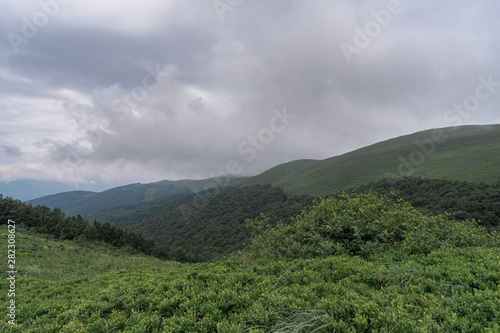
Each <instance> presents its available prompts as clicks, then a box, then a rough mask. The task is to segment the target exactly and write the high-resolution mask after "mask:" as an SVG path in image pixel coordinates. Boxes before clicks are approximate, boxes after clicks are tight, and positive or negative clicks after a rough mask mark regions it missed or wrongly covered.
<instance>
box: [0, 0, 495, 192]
mask: <svg viewBox="0 0 500 333" xmlns="http://www.w3.org/2000/svg"><path fill="white" fill-rule="evenodd" d="M499 14H500V3H498V1H494V0H491V1H487V0H482V1H476V2H470V1H464V0H459V1H453V2H452V1H439V2H436V1H431V0H423V1H410V0H401V1H397V0H390V1H378V0H377V1H362V0H352V1H327V0H314V1H286V2H283V1H278V0H272V1H248V0H241V1H226V0H215V1H196V0H187V1H175V0H171V1H160V0H144V1H141V2H137V1H106V2H105V3H103V2H98V1H94V0H90V1H86V2H81V1H74V0H73V1H71V0H41V1H24V2H22V3H19V2H17V3H16V2H4V3H2V4H0V22H1V23H0V30H1V32H2V34H1V35H2V36H3V38H1V39H0V55H1V58H0V59H1V60H0V158H1V159H0V181H15V180H19V179H34V180H46V181H58V182H67V183H79V184H85V183H91V182H98V183H99V182H100V183H105V182H109V183H129V182H148V181H156V180H161V179H181V178H207V177H210V174H211V173H218V172H220V171H222V170H225V169H226V168H227V164H228V163H229V162H231V161H234V162H236V163H238V165H239V166H240V170H239V171H240V172H239V173H240V174H241V175H251V174H255V173H258V172H261V171H263V170H265V169H267V168H270V167H272V166H274V165H276V164H279V163H283V162H287V161H290V160H294V159H300V158H314V159H322V158H327V157H330V156H333V155H338V154H342V153H345V152H348V151H350V150H353V149H356V148H359V147H362V146H364V145H368V144H372V143H375V142H377V141H380V140H384V139H388V138H391V137H395V136H399V135H403V134H408V133H411V132H415V131H418V130H424V129H428V128H435V127H445V126H455V125H464V124H485V123H500V116H499V114H498V111H497V107H498V105H499V101H500V83H497V82H500V70H499V67H498V64H497V59H498V56H499V55H500V54H499V45H500V43H499V38H500V37H499V36H500V24H499V23H498V19H497V18H498V17H499ZM485 79H486V80H488V79H489V80H490V83H491V84H490V86H491V88H492V89H493V91H491V93H490V94H489V96H488V98H484V99H481V100H480V104H478V105H477V106H475V107H474V108H473V110H472V109H471V110H472V111H467V110H466V111H465V112H461V113H460V112H459V111H457V110H458V109H456V105H461V104H463V103H464V101H465V100H466V99H467V97H468V96H474V94H475V93H476V88H477V86H478V84H480V83H481V82H482V81H481V80H485ZM496 90H499V91H496ZM277 113H281V114H283V113H286V114H288V115H290V117H289V118H287V119H286V121H281V122H278V120H277V119H276V117H277ZM292 116H293V117H292ZM278 118H279V117H278Z"/></svg>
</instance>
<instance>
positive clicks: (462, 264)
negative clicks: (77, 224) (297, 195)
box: [0, 231, 500, 333]
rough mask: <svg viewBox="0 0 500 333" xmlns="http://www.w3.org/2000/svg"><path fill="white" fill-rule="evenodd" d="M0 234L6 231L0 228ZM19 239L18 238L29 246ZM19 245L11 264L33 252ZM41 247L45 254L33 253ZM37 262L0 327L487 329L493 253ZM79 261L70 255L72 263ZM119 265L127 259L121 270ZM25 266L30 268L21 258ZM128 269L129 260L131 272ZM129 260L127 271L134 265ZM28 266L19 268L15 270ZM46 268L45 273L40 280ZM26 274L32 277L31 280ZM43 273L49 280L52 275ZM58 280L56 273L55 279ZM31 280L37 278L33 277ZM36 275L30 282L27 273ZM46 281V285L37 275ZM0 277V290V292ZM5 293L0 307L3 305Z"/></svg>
mask: <svg viewBox="0 0 500 333" xmlns="http://www.w3.org/2000/svg"><path fill="white" fill-rule="evenodd" d="M2 239H5V232H4V231H3V232H2ZM29 239H30V236H28V237H26V238H25V239H23V240H24V241H28V240H29ZM50 244H51V245H52V246H51V248H52V249H53V250H46V249H43V250H42V249H40V250H30V251H29V250H20V251H19V261H20V263H21V264H20V265H19V266H20V267H23V266H25V264H24V262H26V260H28V261H29V260H30V259H29V258H32V257H34V256H37V255H42V256H45V257H46V258H47V259H49V262H50V255H46V254H45V252H48V251H50V253H51V255H53V256H54V258H57V255H58V252H64V251H66V252H67V251H73V250H71V249H70V248H68V245H69V243H65V244H63V245H65V246H66V247H65V248H64V249H63V248H60V246H58V245H56V244H53V243H50ZM44 251H45V252H44ZM88 251H90V250H83V252H84V253H82V254H81V255H78V256H77V257H74V259H77V261H76V262H75V263H74V264H71V263H70V262H66V263H65V264H62V265H52V266H51V265H50V264H47V266H45V265H40V267H39V270H35V271H33V270H32V269H31V270H30V269H26V270H25V271H24V272H20V275H19V276H18V278H17V281H16V283H17V285H18V288H17V291H16V304H17V314H18V322H17V325H16V326H15V327H10V325H9V324H7V321H6V320H5V319H4V320H2V321H0V330H1V331H2V332H103V333H104V332H243V331H247V332H293V331H294V330H295V331H296V332H299V331H300V330H301V331H302V332H313V331H314V330H316V332H333V331H335V332H389V331H391V330H392V332H405V333H406V332H446V331H448V332H456V331H462V332H498V331H499V330H500V315H499V314H498V311H500V308H499V304H500V293H499V291H498V286H499V284H500V260H499V259H500V250H499V249H498V248H497V249H494V248H463V249H457V248H454V249H453V248H446V249H442V250H438V251H435V252H432V253H430V254H429V255H427V256H426V255H423V254H419V255H406V254H404V253H402V252H398V251H389V252H386V253H383V254H378V255H375V256H372V257H370V258H369V259H363V258H361V257H358V256H354V257H353V256H349V255H346V254H344V255H337V256H330V257H325V258H316V259H306V260H288V261H279V262H271V261H265V260H258V261H256V262H253V263H247V264H245V263H243V262H241V261H234V260H232V261H231V260H227V261H221V262H217V263H211V264H191V265H188V266H182V267H178V266H177V265H176V264H171V263H166V264H163V265H162V264H159V263H158V262H156V261H154V262H151V259H146V258H143V259H144V262H143V263H142V264H141V263H140V261H138V262H135V263H133V261H134V260H135V259H136V258H134V257H131V258H126V257H125V258H122V257H120V256H117V257H116V258H115V261H114V263H113V264H112V265H113V266H112V267H111V268H108V269H104V270H103V267H105V266H106V265H105V264H100V263H99V262H100V260H101V259H98V258H97V257H96V258H95V260H93V262H95V263H96V264H91V265H90V267H89V268H88V271H87V273H86V274H80V277H78V278H73V276H68V272H70V271H71V269H72V267H74V266H82V265H85V264H83V262H84V261H85V259H84V258H85V257H86V256H88V254H89V253H88ZM78 258H79V260H78ZM127 262H128V263H129V264H127ZM32 264H33V263H32ZM130 264H131V265H130ZM134 264H135V265H136V266H135V267H134ZM26 266H29V264H26ZM50 270H52V272H53V273H54V276H52V277H49V276H44V275H43V272H44V271H45V272H48V271H50ZM35 273H36V274H35ZM53 273H50V275H52V274H53ZM57 273H60V274H61V276H63V277H65V278H64V279H63V278H60V277H56V276H57ZM40 274H42V275H41V276H40ZM37 275H38V276H37ZM47 277H48V279H47ZM6 288H7V282H6V279H2V280H1V282H0V289H1V290H6ZM7 302H8V300H6V293H5V292H2V293H1V297H0V304H1V306H2V308H4V309H5V308H6V307H7Z"/></svg>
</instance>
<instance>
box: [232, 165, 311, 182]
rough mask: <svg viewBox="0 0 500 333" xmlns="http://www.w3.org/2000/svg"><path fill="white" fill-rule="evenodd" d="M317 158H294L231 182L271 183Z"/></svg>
mask: <svg viewBox="0 0 500 333" xmlns="http://www.w3.org/2000/svg"><path fill="white" fill-rule="evenodd" d="M316 161H317V160H296V161H291V162H288V163H283V164H280V165H277V166H275V167H273V168H271V169H269V170H267V171H264V172H263V173H261V174H259V175H257V176H255V177H249V178H245V179H243V180H235V181H233V182H232V184H234V185H243V186H252V185H263V184H272V183H276V182H279V181H280V180H281V179H283V178H285V177H287V176H289V175H290V174H293V173H294V172H296V171H297V170H300V169H302V168H304V167H305V166H307V165H309V164H311V163H313V162H316Z"/></svg>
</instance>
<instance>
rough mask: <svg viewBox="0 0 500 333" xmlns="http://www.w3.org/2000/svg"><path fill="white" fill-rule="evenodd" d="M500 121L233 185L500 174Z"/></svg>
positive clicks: (176, 185) (78, 210)
mask: <svg viewBox="0 0 500 333" xmlns="http://www.w3.org/2000/svg"><path fill="white" fill-rule="evenodd" d="M498 165H500V125H476V126H459V127H448V128H440V129H431V130H426V131H421V132H417V133H413V134H409V135H405V136H401V137H397V138H393V139H390V140H386V141H383V142H379V143H376V144H373V145H370V146H367V147H363V148H360V149H357V150H354V151H352V152H349V153H346V154H343V155H340V156H334V157H331V158H327V159H324V160H312V159H302V160H296V161H292V162H288V163H284V164H280V165H278V166H275V167H273V168H271V169H269V170H267V171H265V172H263V173H261V174H259V175H256V176H253V177H248V178H238V179H233V180H232V181H231V182H230V185H232V186H240V187H247V186H252V185H264V184H271V185H273V186H277V187H279V188H282V189H283V190H284V191H285V193H286V194H287V195H302V194H306V195H310V196H316V197H319V196H325V195H332V194H336V193H338V192H340V191H342V190H346V189H349V188H354V187H359V186H362V185H365V184H368V183H370V182H375V181H378V180H380V179H383V178H387V177H389V178H399V177H405V176H414V177H425V178H431V179H439V178H443V177H444V178H447V179H449V180H459V181H470V182H496V181H499V180H500V168H499V167H498ZM214 186H215V182H213V181H211V179H204V180H180V181H169V180H164V181H160V182H155V183H149V184H130V185H126V186H121V187H116V188H112V189H110V190H107V191H103V192H89V191H69V192H63V193H59V194H55V195H50V196H44V197H41V198H37V199H34V200H30V201H29V203H32V204H34V205H36V204H40V205H46V206H48V207H60V208H61V209H62V210H63V211H64V212H66V213H67V214H69V215H76V214H82V215H84V216H85V215H86V216H90V215H89V213H91V212H95V211H98V210H102V209H109V208H110V207H113V206H123V205H127V204H138V205H142V206H144V205H146V204H151V203H154V202H165V201H169V200H171V199H175V198H179V197H182V196H184V195H188V194H194V193H197V192H200V191H201V190H203V189H209V188H211V187H214Z"/></svg>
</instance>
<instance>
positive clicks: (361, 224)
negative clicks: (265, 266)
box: [246, 192, 500, 260]
mask: <svg viewBox="0 0 500 333" xmlns="http://www.w3.org/2000/svg"><path fill="white" fill-rule="evenodd" d="M246 222H247V226H249V227H250V228H252V229H253V231H254V238H253V240H252V243H251V246H250V247H249V250H248V252H247V253H246V256H247V257H248V258H249V259H251V260H255V259H258V258H266V259H271V260H279V259H291V258H311V257H317V256H322V257H323V256H329V255H334V254H342V253H346V254H351V255H362V256H368V255H370V254H374V253H380V252H384V251H387V250H391V249H400V250H404V251H405V252H406V253H409V254H418V253H423V254H428V253H430V252H431V251H434V250H436V249H439V248H441V247H467V246H479V245H495V244H497V245H498V244H499V243H500V242H499V237H498V235H496V234H488V232H487V231H486V229H485V228H483V227H478V226H477V224H476V222H475V221H474V220H472V221H453V220H449V219H448V218H447V217H446V216H445V215H438V216H433V217H428V216H425V215H422V213H420V212H419V211H417V210H416V209H415V208H413V207H412V206H411V205H410V204H409V203H407V202H404V201H403V200H401V199H399V200H394V199H393V198H390V197H388V196H382V195H379V194H377V193H375V192H369V193H367V194H357V193H353V194H345V193H344V194H342V195H340V196H339V197H338V198H328V199H323V200H321V201H320V202H319V203H317V204H316V205H315V206H314V207H313V208H312V209H311V210H310V211H308V212H303V213H302V214H301V215H299V216H298V217H297V218H296V220H295V222H294V223H292V224H290V225H286V226H285V225H283V224H278V225H277V226H276V227H272V226H271V223H270V221H269V219H268V218H267V217H266V216H264V215H261V217H260V218H258V219H254V220H247V221H246Z"/></svg>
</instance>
